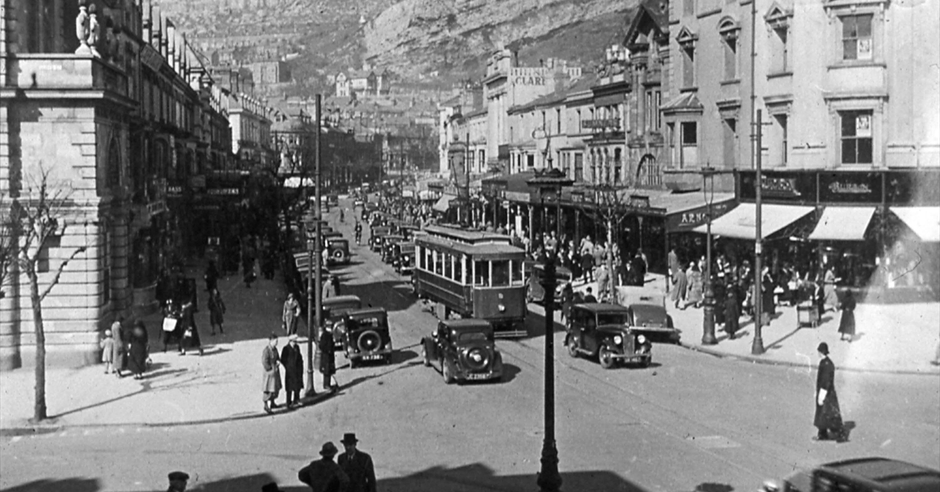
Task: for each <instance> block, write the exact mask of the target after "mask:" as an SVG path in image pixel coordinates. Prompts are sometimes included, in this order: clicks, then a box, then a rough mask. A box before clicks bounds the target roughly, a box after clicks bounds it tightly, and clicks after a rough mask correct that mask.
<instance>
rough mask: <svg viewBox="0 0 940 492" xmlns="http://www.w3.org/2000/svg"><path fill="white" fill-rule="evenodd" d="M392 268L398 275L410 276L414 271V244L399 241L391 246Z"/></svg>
mask: <svg viewBox="0 0 940 492" xmlns="http://www.w3.org/2000/svg"><path fill="white" fill-rule="evenodd" d="M392 266H394V267H395V271H396V272H397V273H398V274H399V275H411V274H412V273H413V272H414V269H415V243H414V242H412V241H401V242H398V243H395V244H393V245H392Z"/></svg>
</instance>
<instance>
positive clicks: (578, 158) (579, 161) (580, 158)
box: [574, 152, 584, 181]
mask: <svg viewBox="0 0 940 492" xmlns="http://www.w3.org/2000/svg"><path fill="white" fill-rule="evenodd" d="M583 178H584V154H582V153H581V152H577V153H575V154H574V180H575V181H580V180H582V179H583Z"/></svg>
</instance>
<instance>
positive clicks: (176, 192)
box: [166, 185, 183, 197]
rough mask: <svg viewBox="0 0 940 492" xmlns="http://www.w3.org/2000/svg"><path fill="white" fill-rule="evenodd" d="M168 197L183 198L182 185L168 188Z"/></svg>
mask: <svg viewBox="0 0 940 492" xmlns="http://www.w3.org/2000/svg"><path fill="white" fill-rule="evenodd" d="M166 195H167V196H170V197H181V196H183V187H182V186H180V185H170V186H167V187H166Z"/></svg>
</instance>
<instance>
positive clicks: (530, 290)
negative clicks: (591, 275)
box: [524, 261, 572, 305]
mask: <svg viewBox="0 0 940 492" xmlns="http://www.w3.org/2000/svg"><path fill="white" fill-rule="evenodd" d="M524 269H525V275H526V289H525V301H526V302H527V303H528V302H537V303H542V302H545V288H544V287H542V278H543V275H544V273H545V270H544V269H543V268H541V265H536V264H535V262H533V261H526V263H525V265H524ZM571 278H572V275H571V270H569V269H567V268H566V267H563V266H560V265H559V266H556V267H555V279H556V280H557V284H556V287H555V302H556V303H561V293H562V290H563V289H564V288H565V284H566V283H568V282H571ZM556 305H557V304H556Z"/></svg>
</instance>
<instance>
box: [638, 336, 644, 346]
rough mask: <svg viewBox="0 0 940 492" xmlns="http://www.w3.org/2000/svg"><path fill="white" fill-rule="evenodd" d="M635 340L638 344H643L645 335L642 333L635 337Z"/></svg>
mask: <svg viewBox="0 0 940 492" xmlns="http://www.w3.org/2000/svg"><path fill="white" fill-rule="evenodd" d="M636 342H637V343H639V344H640V345H643V344H645V343H646V337H644V336H643V335H640V336H638V337H636Z"/></svg>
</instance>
